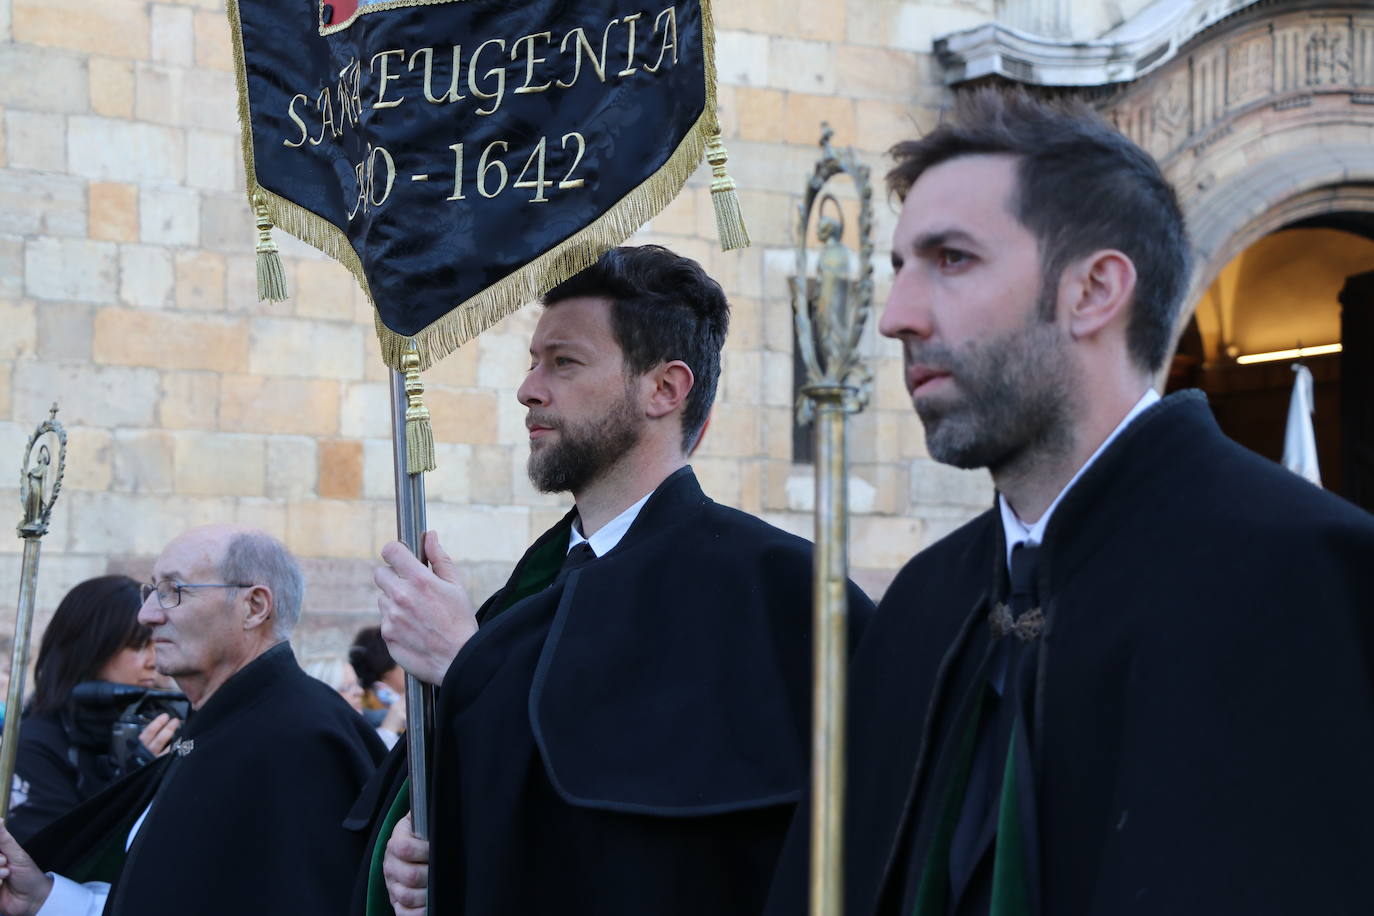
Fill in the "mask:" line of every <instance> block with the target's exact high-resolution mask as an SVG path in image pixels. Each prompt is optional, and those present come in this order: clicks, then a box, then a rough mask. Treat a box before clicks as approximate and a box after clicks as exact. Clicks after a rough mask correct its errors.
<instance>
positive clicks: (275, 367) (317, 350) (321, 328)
mask: <svg viewBox="0 0 1374 916" xmlns="http://www.w3.org/2000/svg"><path fill="white" fill-rule="evenodd" d="M248 371H249V372H252V373H253V374H255V375H270V376H289V377H293V378H329V379H340V380H347V379H358V378H362V374H363V329H362V328H359V327H357V326H356V325H341V324H336V323H333V322H324V321H299V320H296V319H291V318H254V319H252V347H251V349H250V351H249V354H248Z"/></svg>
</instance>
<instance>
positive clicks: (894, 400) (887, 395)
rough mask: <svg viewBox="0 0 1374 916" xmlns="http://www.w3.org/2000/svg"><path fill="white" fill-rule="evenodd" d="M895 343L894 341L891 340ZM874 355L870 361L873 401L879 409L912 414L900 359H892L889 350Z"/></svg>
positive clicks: (912, 409)
mask: <svg viewBox="0 0 1374 916" xmlns="http://www.w3.org/2000/svg"><path fill="white" fill-rule="evenodd" d="M893 343H895V341H893ZM884 351H886V352H884V353H882V354H881V355H875V357H874V358H873V359H872V361H871V362H870V365H871V366H872V367H873V403H874V406H876V407H877V408H878V409H879V410H891V411H908V412H910V413H911V414H912V415H913V416H914V415H915V412H916V411H915V408H913V407H912V406H911V394H910V392H908V391H907V390H906V370H905V369H903V367H902V361H901V359H893V358H892V357H891V356H890V355H889V354H890V350H888V348H887V347H884Z"/></svg>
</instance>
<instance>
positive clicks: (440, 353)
mask: <svg viewBox="0 0 1374 916" xmlns="http://www.w3.org/2000/svg"><path fill="white" fill-rule="evenodd" d="M227 11H228V15H229V25H230V31H231V33H232V38H233V48H232V49H233V55H234V70H235V74H236V76H237V89H238V108H239V125H240V128H241V132H242V144H243V163H244V170H245V172H246V174H247V178H248V195H249V200H250V202H255V201H256V200H257V199H259V198H260V199H261V200H262V202H263V203H264V204H265V205H266V208H267V214H268V216H269V218H270V219H271V221H272V222H273V224H275V225H276V227H277V228H278V229H282V230H284V231H286V232H289V233H291V234H292V235H294V236H295V237H296V238H298V239H300V240H301V241H303V242H305V243H306V244H308V245H311V246H313V247H315V248H318V249H319V250H320V251H322V252H324V253H325V254H327V255H329V256H330V257H332V258H334V259H335V260H337V261H339V262H340V263H342V264H343V265H344V266H345V267H347V268H348V269H349V271H350V272H351V273H352V274H353V276H355V277H356V278H357V279H358V283H359V285H360V286H362V288H363V292H364V293H366V294H367V297H368V300H369V301H372V302H373V320H374V324H375V326H376V329H377V337H378V340H379V341H380V343H381V350H382V359H383V361H384V362H385V363H386V364H387V365H388V366H390V367H391V368H392V369H397V370H400V371H404V368H403V365H402V359H403V357H404V356H405V354H406V352H407V351H408V350H409V348H410V346H411V344H412V343H413V344H414V345H415V347H416V349H417V352H418V356H419V360H420V362H419V366H418V368H419V369H420V370H425V369H428V368H429V367H430V366H432V365H433V364H434V363H435V362H437V361H438V360H440V359H443V358H444V357H445V356H447V355H448V354H450V353H452V352H453V351H454V350H456V349H458V347H460V346H462V345H463V344H465V343H467V342H468V341H469V340H472V339H473V338H474V337H476V336H477V335H478V334H480V333H482V332H483V331H485V330H486V329H487V328H489V327H491V326H492V325H494V324H496V323H497V322H498V321H500V320H501V319H503V318H505V317H506V316H507V315H510V314H511V313H512V312H515V311H516V310H518V309H520V308H521V307H522V306H524V305H527V304H529V303H530V302H534V301H535V300H537V299H538V298H539V297H540V296H542V295H543V294H544V293H545V292H547V291H548V290H549V289H551V288H553V287H554V286H556V285H557V284H559V283H561V282H563V281H564V280H566V279H568V278H569V277H571V276H572V275H573V274H575V273H577V272H578V271H581V270H584V269H586V268H588V267H590V266H591V265H592V264H594V263H596V260H597V259H598V258H600V257H601V255H602V254H604V253H605V252H606V251H607V250H609V249H611V248H614V247H615V246H616V245H619V244H620V243H621V242H623V241H624V240H625V239H626V238H628V237H629V236H631V235H633V234H634V233H635V232H637V231H638V230H639V228H640V227H641V226H643V225H644V224H645V223H646V222H648V221H649V220H651V219H653V217H655V216H656V215H658V213H659V212H660V211H661V210H662V209H663V208H664V207H666V206H667V205H668V204H669V203H671V202H672V201H673V199H674V198H675V197H677V195H678V193H679V192H680V191H681V190H682V186H683V185H684V184H686V182H687V179H688V178H689V177H690V176H691V174H692V173H693V172H695V171H696V168H697V166H698V165H700V164H701V161H702V157H703V156H704V154H705V152H706V146H707V142H708V140H709V139H710V138H711V136H712V135H719V134H720V121H719V118H718V114H717V111H716V105H717V98H716V62H715V50H716V48H715V45H716V42H715V26H714V22H713V19H712V16H711V4H710V0H701V15H702V35H703V38H704V41H703V45H704V47H705V56H706V60H705V76H706V87H705V88H706V99H705V104H704V105H703V107H702V111H701V114H700V115H699V116H698V117H697V120H696V122H695V123H694V124H693V125H692V127H691V129H690V130H688V132H687V134H686V136H684V137H683V139H682V142H680V143H679V144H678V146H677V149H676V150H674V151H673V153H672V155H671V156H670V157H669V158H668V161H667V162H666V163H664V164H663V166H661V167H660V168H659V169H658V171H656V172H655V173H654V174H653V175H651V176H649V177H648V178H646V179H645V180H644V181H643V182H641V183H640V184H639V185H638V186H637V187H635V188H633V189H631V190H630V191H629V193H627V194H626V195H625V196H624V197H622V198H621V199H620V200H619V201H617V202H616V203H615V204H614V205H613V206H611V207H610V208H609V209H608V210H607V211H606V212H605V213H603V214H602V215H601V216H600V217H598V218H597V219H596V220H595V221H593V222H592V223H590V224H589V225H587V226H585V227H583V228H582V229H581V230H580V231H578V232H577V233H575V234H574V235H572V236H571V237H570V238H568V239H565V240H564V241H563V242H561V243H559V244H558V245H556V246H555V247H554V248H552V249H551V250H549V251H546V252H545V253H544V254H542V255H540V256H539V257H537V258H535V259H534V260H533V261H530V262H529V263H528V264H526V265H524V266H523V267H521V268H520V269H519V270H516V271H515V272H514V273H512V274H510V275H509V276H507V277H504V278H502V279H501V280H499V281H497V282H496V283H494V284H492V285H491V286H489V287H487V288H486V289H485V290H483V291H482V292H481V293H479V294H477V295H476V296H473V297H471V298H470V299H467V300H466V301H463V302H459V303H455V305H454V307H453V308H452V309H451V310H450V311H449V312H448V313H447V314H445V315H443V316H442V317H440V318H438V319H437V320H435V321H434V322H433V323H432V324H430V325H428V326H427V327H425V328H423V329H421V330H420V331H419V332H417V333H415V334H413V335H405V334H399V333H397V332H395V331H393V330H391V329H390V328H388V327H387V326H386V325H385V324H383V323H382V319H381V315H380V314H378V313H377V311H376V303H375V301H374V300H373V299H372V291H371V289H370V288H369V287H368V283H367V276H366V274H364V272H363V264H362V260H361V259H360V258H359V257H358V253H357V252H356V251H354V250H353V245H352V243H351V242H350V241H349V239H348V236H347V235H346V234H345V233H344V231H343V230H341V229H340V228H339V227H338V226H335V225H334V224H333V223H331V222H329V221H328V220H326V219H324V218H323V217H321V216H319V215H318V214H316V213H313V212H311V211H309V210H307V209H305V208H304V207H301V206H300V205H299V204H296V203H293V202H291V201H289V200H287V199H286V198H284V197H280V196H279V195H277V194H274V193H272V192H271V191H270V190H268V189H267V188H264V187H262V186H261V185H260V184H259V183H258V177H257V171H256V168H255V165H254V159H253V129H252V119H251V114H250V111H249V104H248V82H247V70H246V67H245V62H244V54H243V30H242V27H241V25H240V23H239V8H238V2H237V0H227ZM727 180H728V176H727ZM714 185H715V182H714V181H713V182H712V199H713V200H716V199H718V197H719V195H717V194H716V193H715V187H714ZM730 197H731V198H732V199H734V200H735V216H734V217H733V218H732V221H731V222H730V225H731V226H737V227H738V232H739V236H732V238H735V239H738V238H743V239H744V242H743V244H748V235H747V233H745V231H744V223H743V221H742V219H741V218H740V217H739V211H738V199H737V198H736V197H735V195H733V194H731V195H730ZM717 206H720V204H717ZM724 241H725V240H724V232H722V242H723V243H724ZM726 247H727V248H730V247H738V246H735V245H728V244H727V245H726ZM407 426H409V424H407Z"/></svg>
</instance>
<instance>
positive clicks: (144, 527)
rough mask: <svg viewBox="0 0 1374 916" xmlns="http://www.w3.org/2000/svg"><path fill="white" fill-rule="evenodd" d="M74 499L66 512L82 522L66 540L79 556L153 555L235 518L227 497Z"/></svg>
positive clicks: (87, 495) (80, 495)
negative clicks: (199, 530)
mask: <svg viewBox="0 0 1374 916" xmlns="http://www.w3.org/2000/svg"><path fill="white" fill-rule="evenodd" d="M71 497H72V499H71V503H70V506H69V508H67V509H66V510H64V512H63V513H62V514H63V516H64V518H75V519H80V524H77V525H73V526H72V528H71V536H70V538H69V539H68V541H67V550H69V551H73V552H77V553H92V554H104V555H111V554H113V555H116V556H144V557H149V556H155V555H156V554H158V553H161V552H162V548H163V547H165V546H167V544H168V542H170V541H171V540H172V539H173V538H175V537H177V536H178V535H180V534H182V533H184V532H185V531H187V530H188V529H190V528H194V527H197V526H199V525H209V524H212V523H215V522H224V521H227V520H229V519H232V518H233V517H234V515H233V513H234V500H232V499H230V498H228V497H218V498H213V497H200V498H188V497H182V496H160V495H154V494H147V493H138V494H135V493H110V492H106V493H87V492H81V491H78V492H75V493H73V494H71ZM56 514H57V513H54V515H56Z"/></svg>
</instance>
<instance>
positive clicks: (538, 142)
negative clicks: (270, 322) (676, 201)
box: [228, 0, 717, 367]
mask: <svg viewBox="0 0 1374 916" xmlns="http://www.w3.org/2000/svg"><path fill="white" fill-rule="evenodd" d="M228 6H229V18H230V22H231V24H232V26H233V29H234V37H235V46H236V47H235V50H236V54H237V69H238V80H239V106H240V118H241V121H242V125H243V134H244V160H245V164H246V166H247V174H248V193H249V198H250V201H251V202H252V203H253V204H254V206H255V207H256V209H257V210H258V215H259V225H260V228H263V230H264V231H263V238H264V241H266V239H267V234H266V227H267V223H268V221H270V222H271V223H272V224H275V225H276V226H278V227H280V228H282V229H285V230H286V231H288V232H291V233H292V234H293V235H296V236H298V237H299V238H301V239H303V240H305V241H306V242H308V243H310V244H312V245H314V246H316V247H318V248H320V249H322V250H323V251H325V252H327V253H328V254H330V255H332V256H334V257H336V258H338V259H339V260H340V261H342V262H343V263H344V264H346V265H347V266H348V267H349V268H350V269H351V270H352V271H353V273H354V274H355V275H356V276H357V277H358V280H359V282H360V283H362V284H363V287H364V289H366V290H367V291H368V294H369V295H370V297H371V298H372V301H373V303H374V305H375V306H376V310H377V319H378V333H379V336H380V337H381V340H382V350H383V355H384V358H385V359H386V361H387V363H388V364H389V365H391V366H393V367H399V365H400V359H399V358H400V353H401V351H402V349H403V348H404V346H405V345H406V342H407V341H408V340H409V339H412V338H413V339H414V340H415V341H416V343H417V344H418V346H419V350H420V354H421V359H422V362H423V364H424V365H429V363H431V362H432V361H433V360H436V359H439V358H441V357H442V356H444V355H445V354H447V353H449V352H451V351H452V350H453V349H454V348H455V347H457V346H459V345H460V344H462V343H463V342H464V341H466V340H468V339H470V338H471V337H473V336H475V335H476V334H478V333H480V332H481V331H482V330H483V329H485V328H486V327H488V326H489V325H491V324H492V323H494V322H496V321H498V320H500V319H501V318H502V317H504V316H505V315H507V314H509V313H510V312H511V311H513V310H515V309H516V308H519V307H520V306H521V305H523V304H524V303H526V302H530V301H532V300H534V299H537V298H538V297H539V296H540V295H542V294H543V293H544V292H546V291H547V290H548V289H549V288H550V287H552V286H553V285H554V284H556V283H558V282H560V281H562V280H563V279H566V278H567V277H568V276H571V275H572V274H573V273H575V272H576V271H578V270H580V269H582V268H583V267H585V266H587V265H589V264H590V263H592V262H593V261H594V260H595V259H596V258H597V257H599V256H600V255H601V254H602V253H603V252H604V251H606V250H607V249H608V248H610V247H612V246H614V245H617V244H619V243H620V242H621V241H623V240H624V239H625V238H626V237H627V236H628V235H630V234H631V233H632V232H634V231H635V230H636V229H638V228H639V227H640V226H641V225H643V223H644V222H646V221H647V220H649V219H650V218H652V217H653V216H654V215H655V214H656V213H657V212H658V211H659V210H661V209H662V208H663V207H664V206H666V205H667V204H668V202H670V201H671V200H672V199H673V197H674V196H676V195H677V193H678V191H679V190H681V188H682V184H683V182H685V181H686V179H687V176H688V175H690V174H691V173H692V172H693V171H694V170H695V168H696V167H697V165H698V164H699V163H700V161H701V158H702V155H703V151H704V149H705V147H706V144H707V142H708V140H710V139H711V137H712V135H713V134H715V133H716V130H717V126H716V109H715V85H714V61H713V58H712V53H713V52H712V33H711V20H710V8H709V3H708V0H677V2H672V3H669V2H668V0H650V2H649V3H648V4H647V5H641V3H640V2H637V0H528V2H519V3H515V2H511V0H384V2H372V3H369V2H367V0H362V2H358V0H325V2H321V0H229V5H228ZM713 161H714V157H713Z"/></svg>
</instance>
